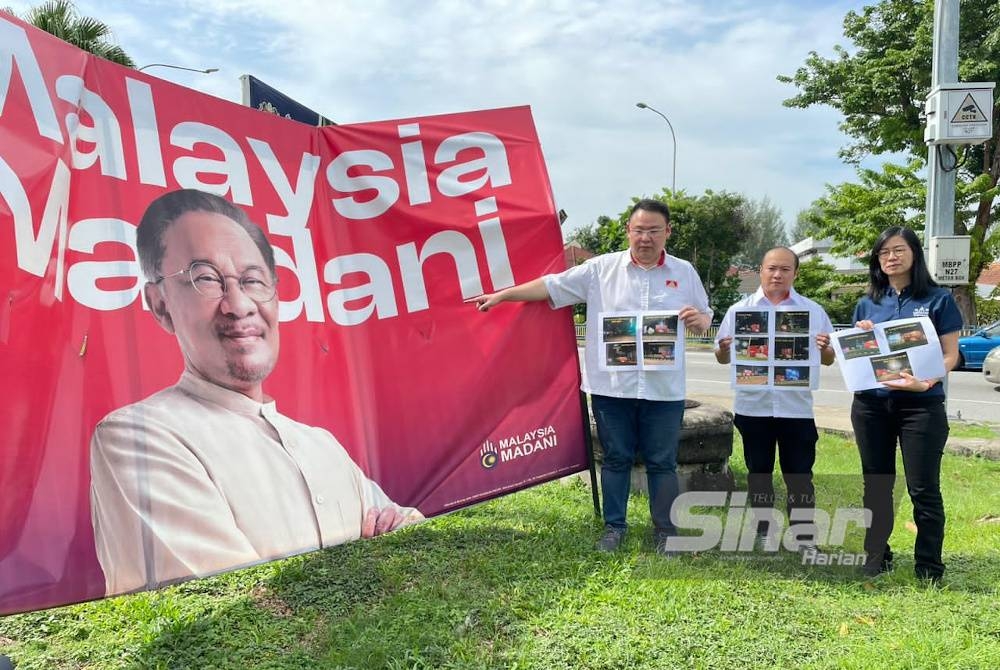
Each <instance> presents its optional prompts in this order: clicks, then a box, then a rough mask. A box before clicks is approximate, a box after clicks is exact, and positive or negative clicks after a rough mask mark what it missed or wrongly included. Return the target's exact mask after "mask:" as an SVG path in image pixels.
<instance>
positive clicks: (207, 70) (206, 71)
mask: <svg viewBox="0 0 1000 670" xmlns="http://www.w3.org/2000/svg"><path fill="white" fill-rule="evenodd" d="M151 67H167V68H170V69H171V70H187V71H188V72H200V73H201V74H212V73H213V72H218V71H219V68H217V67H209V68H205V69H204V70H202V69H199V68H196V67H184V66H183V65H168V64H167V63H150V64H149V65H143V66H142V67H140V68H136V71H137V72H142V71H143V70H146V69H148V68H151Z"/></svg>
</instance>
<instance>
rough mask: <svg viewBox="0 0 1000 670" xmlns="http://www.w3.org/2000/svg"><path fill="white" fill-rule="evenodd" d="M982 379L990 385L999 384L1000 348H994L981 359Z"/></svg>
mask: <svg viewBox="0 0 1000 670" xmlns="http://www.w3.org/2000/svg"><path fill="white" fill-rule="evenodd" d="M983 377H985V378H986V381H987V382H989V383H990V384H1000V347H994V348H993V349H992V350H990V353H988V354H986V358H985V359H983Z"/></svg>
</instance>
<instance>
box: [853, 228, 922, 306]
mask: <svg viewBox="0 0 1000 670" xmlns="http://www.w3.org/2000/svg"><path fill="white" fill-rule="evenodd" d="M896 236H899V237H902V238H903V240H904V241H905V242H906V245H907V246H908V247H910V253H912V254H913V266H912V267H911V268H910V291H911V292H912V294H913V297H915V298H923V297H925V296H926V295H927V292H928V291H929V290H930V289H931V287H934V286H937V282H935V281H934V279H933V278H931V273H930V271H929V270H928V269H927V263H926V262H925V261H924V250H923V248H922V247H921V246H920V240H919V239H918V238H917V234H916V233H914V232H913V231H912V230H910V229H909V228H903V227H902V226H893V227H892V228H886V229H885V230H883V231H882V234H881V235H879V236H878V239H877V240H875V246H874V247H872V255H871V257H870V258H869V259H868V297H869V298H871V299H872V300H874V301H875V302H878V301H879V300H881V299H882V297H883V296H884V295H885V292H886V289H888V288H889V278H888V277H886V276H885V273H884V272H882V264H881V263H879V260H878V252H879V251H881V250H882V247H883V246H885V242H886V240H888V239H889V238H890V237H896Z"/></svg>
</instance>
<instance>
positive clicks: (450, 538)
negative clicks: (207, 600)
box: [129, 484, 1000, 670]
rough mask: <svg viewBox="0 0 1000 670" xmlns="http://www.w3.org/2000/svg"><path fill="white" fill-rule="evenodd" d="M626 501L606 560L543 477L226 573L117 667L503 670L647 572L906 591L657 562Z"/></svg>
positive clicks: (716, 558)
mask: <svg viewBox="0 0 1000 670" xmlns="http://www.w3.org/2000/svg"><path fill="white" fill-rule="evenodd" d="M630 507H631V508H632V509H631V511H632V513H634V519H632V518H630V520H631V521H632V522H633V526H632V530H631V531H630V533H629V536H628V538H627V539H626V543H625V546H624V547H623V549H622V550H621V551H619V552H617V553H616V554H611V555H606V554H598V553H596V552H594V551H593V542H594V539H595V537H596V534H597V532H598V530H599V528H600V523H599V522H598V521H597V520H595V519H594V517H593V514H592V509H591V507H590V499H589V491H588V490H587V489H586V488H585V487H583V486H579V485H575V486H561V485H559V484H550V485H548V486H547V487H541V490H531V491H525V492H522V493H520V494H518V495H517V496H510V497H507V498H503V499H501V500H496V501H492V502H489V503H485V504H483V505H480V506H477V507H474V508H470V509H467V510H463V511H460V512H456V513H454V514H451V515H448V516H445V517H439V518H437V519H434V520H431V521H429V522H427V523H425V524H421V525H420V526H416V527H412V528H408V529H405V530H402V531H399V532H396V533H393V534H390V535H387V536H383V537H380V538H377V539H375V540H370V541H359V542H354V543H351V544H347V545H342V546H340V547H335V548H332V549H328V550H325V551H322V552H316V553H313V554H309V555H306V556H301V557H297V558H293V559H289V560H286V561H282V562H280V563H278V564H274V565H272V566H269V567H268V566H264V567H262V568H258V569H255V570H252V571H244V572H243V573H238V574H241V575H242V577H234V578H233V579H232V581H233V582H234V583H235V585H236V588H231V589H230V590H231V591H232V592H233V594H234V595H235V597H231V598H229V600H228V601H227V603H228V604H227V605H226V606H220V607H215V606H212V607H209V608H208V609H206V610H205V611H203V612H201V613H199V614H198V615H196V616H189V617H186V616H175V617H173V618H171V619H170V620H169V621H166V622H165V623H164V625H163V626H162V628H161V629H159V630H158V631H157V632H156V634H155V635H153V636H151V637H150V638H149V639H148V640H147V641H146V642H145V643H144V644H143V645H142V646H141V648H139V649H137V650H136V652H135V654H134V655H132V659H134V660H133V662H132V663H131V665H130V666H129V667H131V668H136V669H139V668H182V667H214V668H220V669H221V668H240V669H241V670H248V669H251V668H302V667H323V668H347V667H351V668H395V667H407V668H424V667H426V668H432V667H433V668H457V667H463V668H464V667H468V668H473V667H475V668H492V667H497V668H500V667H510V666H511V665H513V664H514V663H515V662H516V661H517V660H518V658H519V654H523V653H524V646H523V645H524V644H525V640H537V639H540V638H545V636H546V632H545V631H546V627H547V625H548V623H547V622H549V621H550V620H551V619H550V617H552V618H555V619H556V620H557V621H559V622H560V623H564V622H565V621H566V620H567V619H571V620H572V619H573V617H575V616H577V615H576V614H572V613H570V614H566V612H567V611H569V610H573V611H574V612H575V611H576V609H577V608H580V607H584V608H590V607H593V608H595V609H596V610H599V611H602V612H603V611H604V610H605V609H609V611H612V612H614V611H617V609H616V608H617V607H619V606H625V607H627V606H628V605H627V603H628V601H629V598H634V597H639V598H648V594H649V592H650V591H649V590H648V588H643V586H642V584H648V583H649V582H647V581H646V580H663V581H664V584H665V585H666V586H667V588H668V589H670V582H673V583H674V585H675V586H676V587H677V590H683V589H685V588H689V585H690V584H691V583H695V582H698V581H714V582H720V583H723V584H730V585H732V586H731V587H727V589H728V590H733V591H738V590H740V589H741V588H742V587H741V585H743V584H746V583H748V582H749V583H752V584H755V585H756V586H755V587H754V588H757V589H761V590H762V591H769V592H780V591H781V590H782V586H781V583H782V582H785V583H787V584H789V586H788V588H789V589H790V590H795V589H796V588H799V587H798V586H795V585H793V583H798V584H802V583H809V582H815V583H822V584H827V585H830V586H832V587H833V588H834V589H835V592H839V593H842V594H843V597H854V596H857V594H858V592H859V591H864V590H869V591H872V592H873V593H881V594H889V595H893V594H895V593H896V592H899V593H900V594H903V595H901V596H900V597H905V593H907V592H910V593H912V591H913V589H914V586H915V585H916V584H917V582H916V580H915V579H914V578H913V576H912V559H910V561H911V562H910V563H907V559H906V557H905V556H901V560H900V561H899V563H898V565H897V570H896V571H895V572H893V573H891V574H889V575H885V576H882V577H879V578H878V579H877V580H875V581H874V582H870V583H869V582H866V581H865V580H862V579H861V578H860V577H859V576H858V575H857V573H856V572H855V571H854V570H849V569H847V568H841V567H838V568H836V569H835V568H830V567H826V568H820V567H808V566H802V565H801V562H800V559H799V557H798V556H797V555H795V554H790V553H788V552H782V553H779V554H777V556H776V557H775V558H770V557H769V558H766V559H765V558H763V557H760V556H757V557H751V558H749V559H748V560H743V561H734V560H731V559H730V558H729V557H728V556H725V555H723V554H722V553H721V552H717V551H716V552H706V553H703V554H698V555H690V556H684V557H681V558H678V559H673V560H667V559H663V558H661V557H659V556H656V555H655V554H653V553H651V551H650V550H651V547H650V543H649V541H648V538H647V537H646V536H647V534H648V531H649V527H648V525H644V523H645V524H648V513H647V512H646V500H645V499H644V498H633V499H632V501H631V505H630ZM900 549H903V548H902V547H900ZM901 553H905V550H904V552H901ZM946 560H947V561H948V562H949V573H948V575H947V578H946V581H945V586H944V588H945V589H950V590H962V591H967V592H970V593H975V594H988V593H990V592H995V584H993V583H992V582H990V581H988V579H989V578H990V576H993V577H994V578H995V576H996V575H997V574H1000V556H996V555H991V556H986V557H983V556H969V557H966V556H961V555H955V556H946ZM248 576H249V577H250V578H248ZM228 577H229V576H226V577H222V578H218V579H220V580H225V579H227V578H228ZM251 578H252V579H251ZM238 580H241V581H238ZM212 583H213V580H205V581H204V582H200V583H193V584H192V585H189V587H190V588H191V589H192V590H194V589H197V588H198V586H197V584H207V585H208V586H206V587H203V588H206V589H210V588H211V584H212ZM685 583H686V585H685ZM637 585H638V586H637ZM762 585H763V586H762ZM180 588H181V589H183V588H185V587H180ZM658 588H659V587H657V589H658ZM619 601H621V602H619ZM622 603H624V604H622ZM644 606H645V607H652V606H653V605H652V604H650V603H647V604H646V605H644ZM580 616H583V615H580ZM584 618H585V617H584Z"/></svg>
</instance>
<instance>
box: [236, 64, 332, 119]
mask: <svg viewBox="0 0 1000 670" xmlns="http://www.w3.org/2000/svg"><path fill="white" fill-rule="evenodd" d="M240 87H241V89H242V98H243V104H244V105H246V106H248V107H253V108H254V109H258V110H260V111H262V112H268V113H270V114H277V115H278V116H282V117H284V118H286V119H291V120H293V121H298V122H299V123H305V124H307V125H310V126H329V125H333V121H331V120H330V119H328V118H326V117H325V116H323V115H322V114H320V113H319V112H314V111H313V110H311V109H309V108H308V107H306V106H305V105H303V104H302V103H300V102H298V101H296V100H293V99H292V98H289V97H288V96H287V95H285V94H284V93H282V92H281V91H279V90H278V89H276V88H273V87H271V86H268V85H267V84H265V83H264V82H262V81H261V80H260V79H258V78H257V77H254V76H253V75H249V74H243V75H240Z"/></svg>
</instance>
